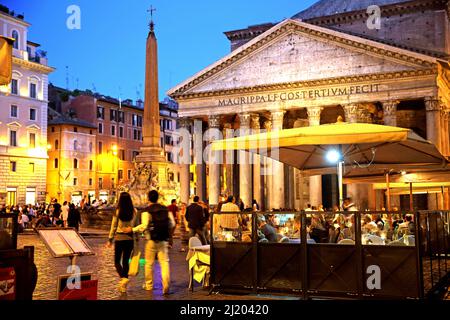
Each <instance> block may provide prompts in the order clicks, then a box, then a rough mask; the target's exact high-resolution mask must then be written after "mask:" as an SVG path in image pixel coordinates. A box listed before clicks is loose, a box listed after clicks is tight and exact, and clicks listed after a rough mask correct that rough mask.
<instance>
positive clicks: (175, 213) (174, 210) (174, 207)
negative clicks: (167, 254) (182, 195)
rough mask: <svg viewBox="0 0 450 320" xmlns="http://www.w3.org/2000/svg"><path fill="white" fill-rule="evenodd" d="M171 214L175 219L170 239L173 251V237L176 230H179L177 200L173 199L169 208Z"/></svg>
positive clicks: (170, 246) (170, 247)
mask: <svg viewBox="0 0 450 320" xmlns="http://www.w3.org/2000/svg"><path fill="white" fill-rule="evenodd" d="M167 209H168V210H169V212H170V213H171V214H172V215H173V218H174V220H175V226H174V227H173V228H172V230H171V231H170V239H169V249H172V247H173V235H174V234H175V230H176V229H177V226H178V223H179V219H178V212H179V209H178V206H177V200H175V199H173V200H172V203H171V204H170V206H168V207H167Z"/></svg>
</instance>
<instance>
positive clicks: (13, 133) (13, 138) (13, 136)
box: [9, 130, 17, 147]
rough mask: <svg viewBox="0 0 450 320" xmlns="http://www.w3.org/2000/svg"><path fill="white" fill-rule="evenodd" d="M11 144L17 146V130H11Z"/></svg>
mask: <svg viewBox="0 0 450 320" xmlns="http://www.w3.org/2000/svg"><path fill="white" fill-rule="evenodd" d="M9 145H10V146H11V147H17V131H14V130H11V131H10V132H9Z"/></svg>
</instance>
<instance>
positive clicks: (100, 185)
mask: <svg viewBox="0 0 450 320" xmlns="http://www.w3.org/2000/svg"><path fill="white" fill-rule="evenodd" d="M98 188H99V189H103V178H98Z"/></svg>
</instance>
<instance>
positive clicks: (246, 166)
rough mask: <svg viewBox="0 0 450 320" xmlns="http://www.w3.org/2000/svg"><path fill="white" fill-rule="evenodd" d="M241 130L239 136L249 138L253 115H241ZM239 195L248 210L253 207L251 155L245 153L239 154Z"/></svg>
mask: <svg viewBox="0 0 450 320" xmlns="http://www.w3.org/2000/svg"><path fill="white" fill-rule="evenodd" d="M239 119H240V123H241V125H240V129H239V136H247V135H249V134H250V122H251V115H250V114H249V113H241V114H240V115H239ZM239 195H240V198H241V199H242V201H243V202H244V205H245V207H246V208H248V207H251V205H252V165H251V160H250V153H249V152H245V151H240V152H239Z"/></svg>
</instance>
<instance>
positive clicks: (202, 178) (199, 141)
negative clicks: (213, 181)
mask: <svg viewBox="0 0 450 320" xmlns="http://www.w3.org/2000/svg"><path fill="white" fill-rule="evenodd" d="M203 138H204V132H203V122H202V121H195V122H194V162H195V176H196V180H195V186H196V190H195V195H197V196H198V197H199V198H200V200H202V201H206V194H207V192H206V164H205V159H204V157H203V152H204V150H205V145H206V142H205V141H204V139H203Z"/></svg>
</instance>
